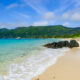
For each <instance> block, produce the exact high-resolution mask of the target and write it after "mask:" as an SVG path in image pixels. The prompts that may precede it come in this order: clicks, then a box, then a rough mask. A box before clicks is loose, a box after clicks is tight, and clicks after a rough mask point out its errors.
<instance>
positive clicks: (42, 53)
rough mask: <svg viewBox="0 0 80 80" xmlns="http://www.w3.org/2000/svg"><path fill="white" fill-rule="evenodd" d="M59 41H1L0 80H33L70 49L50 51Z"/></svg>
mask: <svg viewBox="0 0 80 80" xmlns="http://www.w3.org/2000/svg"><path fill="white" fill-rule="evenodd" d="M54 41H59V39H19V40H18V39H0V80H32V78H33V77H34V76H37V75H39V74H41V73H42V72H43V71H44V70H45V69H46V68H47V67H49V66H50V65H51V64H55V62H56V60H57V59H58V57H59V56H62V55H64V53H65V51H67V50H68V49H65V48H62V49H48V48H45V47H43V45H44V44H46V43H51V42H54Z"/></svg>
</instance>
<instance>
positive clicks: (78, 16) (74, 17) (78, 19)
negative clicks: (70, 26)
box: [71, 13, 80, 21]
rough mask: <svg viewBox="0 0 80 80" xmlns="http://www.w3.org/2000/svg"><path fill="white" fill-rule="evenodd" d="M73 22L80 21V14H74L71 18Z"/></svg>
mask: <svg viewBox="0 0 80 80" xmlns="http://www.w3.org/2000/svg"><path fill="white" fill-rule="evenodd" d="M71 20H72V21H80V13H74V14H73V15H72V16H71Z"/></svg>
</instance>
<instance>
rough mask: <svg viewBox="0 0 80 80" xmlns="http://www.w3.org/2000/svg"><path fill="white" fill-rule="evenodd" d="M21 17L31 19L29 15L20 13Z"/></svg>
mask: <svg viewBox="0 0 80 80" xmlns="http://www.w3.org/2000/svg"><path fill="white" fill-rule="evenodd" d="M19 15H20V16H22V17H24V18H30V16H29V15H27V14H23V13H19Z"/></svg>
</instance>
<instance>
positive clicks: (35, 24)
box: [33, 21, 48, 26]
mask: <svg viewBox="0 0 80 80" xmlns="http://www.w3.org/2000/svg"><path fill="white" fill-rule="evenodd" d="M46 25H48V21H40V22H34V23H33V26H46Z"/></svg>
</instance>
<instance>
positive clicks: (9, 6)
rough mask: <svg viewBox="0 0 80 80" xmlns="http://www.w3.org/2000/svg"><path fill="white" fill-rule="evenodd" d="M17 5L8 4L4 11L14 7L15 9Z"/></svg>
mask: <svg viewBox="0 0 80 80" xmlns="http://www.w3.org/2000/svg"><path fill="white" fill-rule="evenodd" d="M17 6H18V4H17V3H13V4H10V5H8V6H7V7H6V9H11V8H14V7H17Z"/></svg>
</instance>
